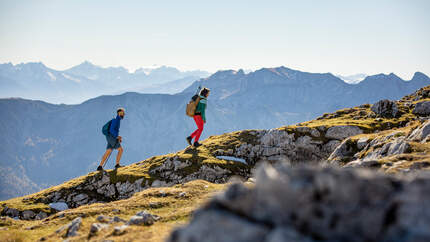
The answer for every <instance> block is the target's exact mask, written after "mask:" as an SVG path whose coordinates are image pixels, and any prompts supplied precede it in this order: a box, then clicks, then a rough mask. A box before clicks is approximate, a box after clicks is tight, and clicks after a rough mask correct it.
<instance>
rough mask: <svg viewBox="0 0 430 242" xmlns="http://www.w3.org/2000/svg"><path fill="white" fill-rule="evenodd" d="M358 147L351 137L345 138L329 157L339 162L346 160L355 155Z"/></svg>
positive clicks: (330, 159)
mask: <svg viewBox="0 0 430 242" xmlns="http://www.w3.org/2000/svg"><path fill="white" fill-rule="evenodd" d="M356 149H357V147H356V146H355V144H354V143H353V142H352V141H351V139H345V140H344V141H343V142H342V143H341V144H340V145H339V146H338V147H337V148H336V149H335V150H334V151H333V153H332V154H331V155H330V157H329V158H328V160H329V161H332V162H333V161H339V162H346V161H347V160H350V159H351V158H352V156H353V155H354V152H355V151H356Z"/></svg>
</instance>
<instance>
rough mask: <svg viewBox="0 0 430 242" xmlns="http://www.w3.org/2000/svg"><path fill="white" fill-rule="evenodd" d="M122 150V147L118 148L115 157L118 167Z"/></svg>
mask: <svg viewBox="0 0 430 242" xmlns="http://www.w3.org/2000/svg"><path fill="white" fill-rule="evenodd" d="M123 151H124V150H123V149H122V147H121V146H120V147H119V148H118V154H117V155H116V164H117V165H119V161H120V160H121V156H122V152H123Z"/></svg>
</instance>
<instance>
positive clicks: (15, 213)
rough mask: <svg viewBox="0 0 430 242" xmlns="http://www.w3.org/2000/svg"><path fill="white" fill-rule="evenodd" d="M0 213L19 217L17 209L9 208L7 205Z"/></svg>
mask: <svg viewBox="0 0 430 242" xmlns="http://www.w3.org/2000/svg"><path fill="white" fill-rule="evenodd" d="M2 214H5V215H6V216H9V217H11V218H15V217H19V211H18V210H17V209H15V208H9V207H7V206H6V207H5V208H4V209H3V212H2Z"/></svg>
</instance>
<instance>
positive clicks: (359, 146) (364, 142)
mask: <svg viewBox="0 0 430 242" xmlns="http://www.w3.org/2000/svg"><path fill="white" fill-rule="evenodd" d="M368 142H369V138H367V137H363V138H360V139H358V140H357V149H359V150H362V149H363V148H364V147H366V145H367V143H368Z"/></svg>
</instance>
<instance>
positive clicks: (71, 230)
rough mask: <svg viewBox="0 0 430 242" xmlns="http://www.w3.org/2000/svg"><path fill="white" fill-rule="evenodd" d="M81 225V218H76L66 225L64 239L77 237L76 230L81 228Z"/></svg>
mask: <svg viewBox="0 0 430 242" xmlns="http://www.w3.org/2000/svg"><path fill="white" fill-rule="evenodd" d="M81 224H82V218H81V217H77V218H75V219H73V220H72V222H70V223H69V224H67V225H66V229H67V232H66V235H65V237H66V238H67V237H73V236H76V235H78V230H79V228H80V227H81Z"/></svg>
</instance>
